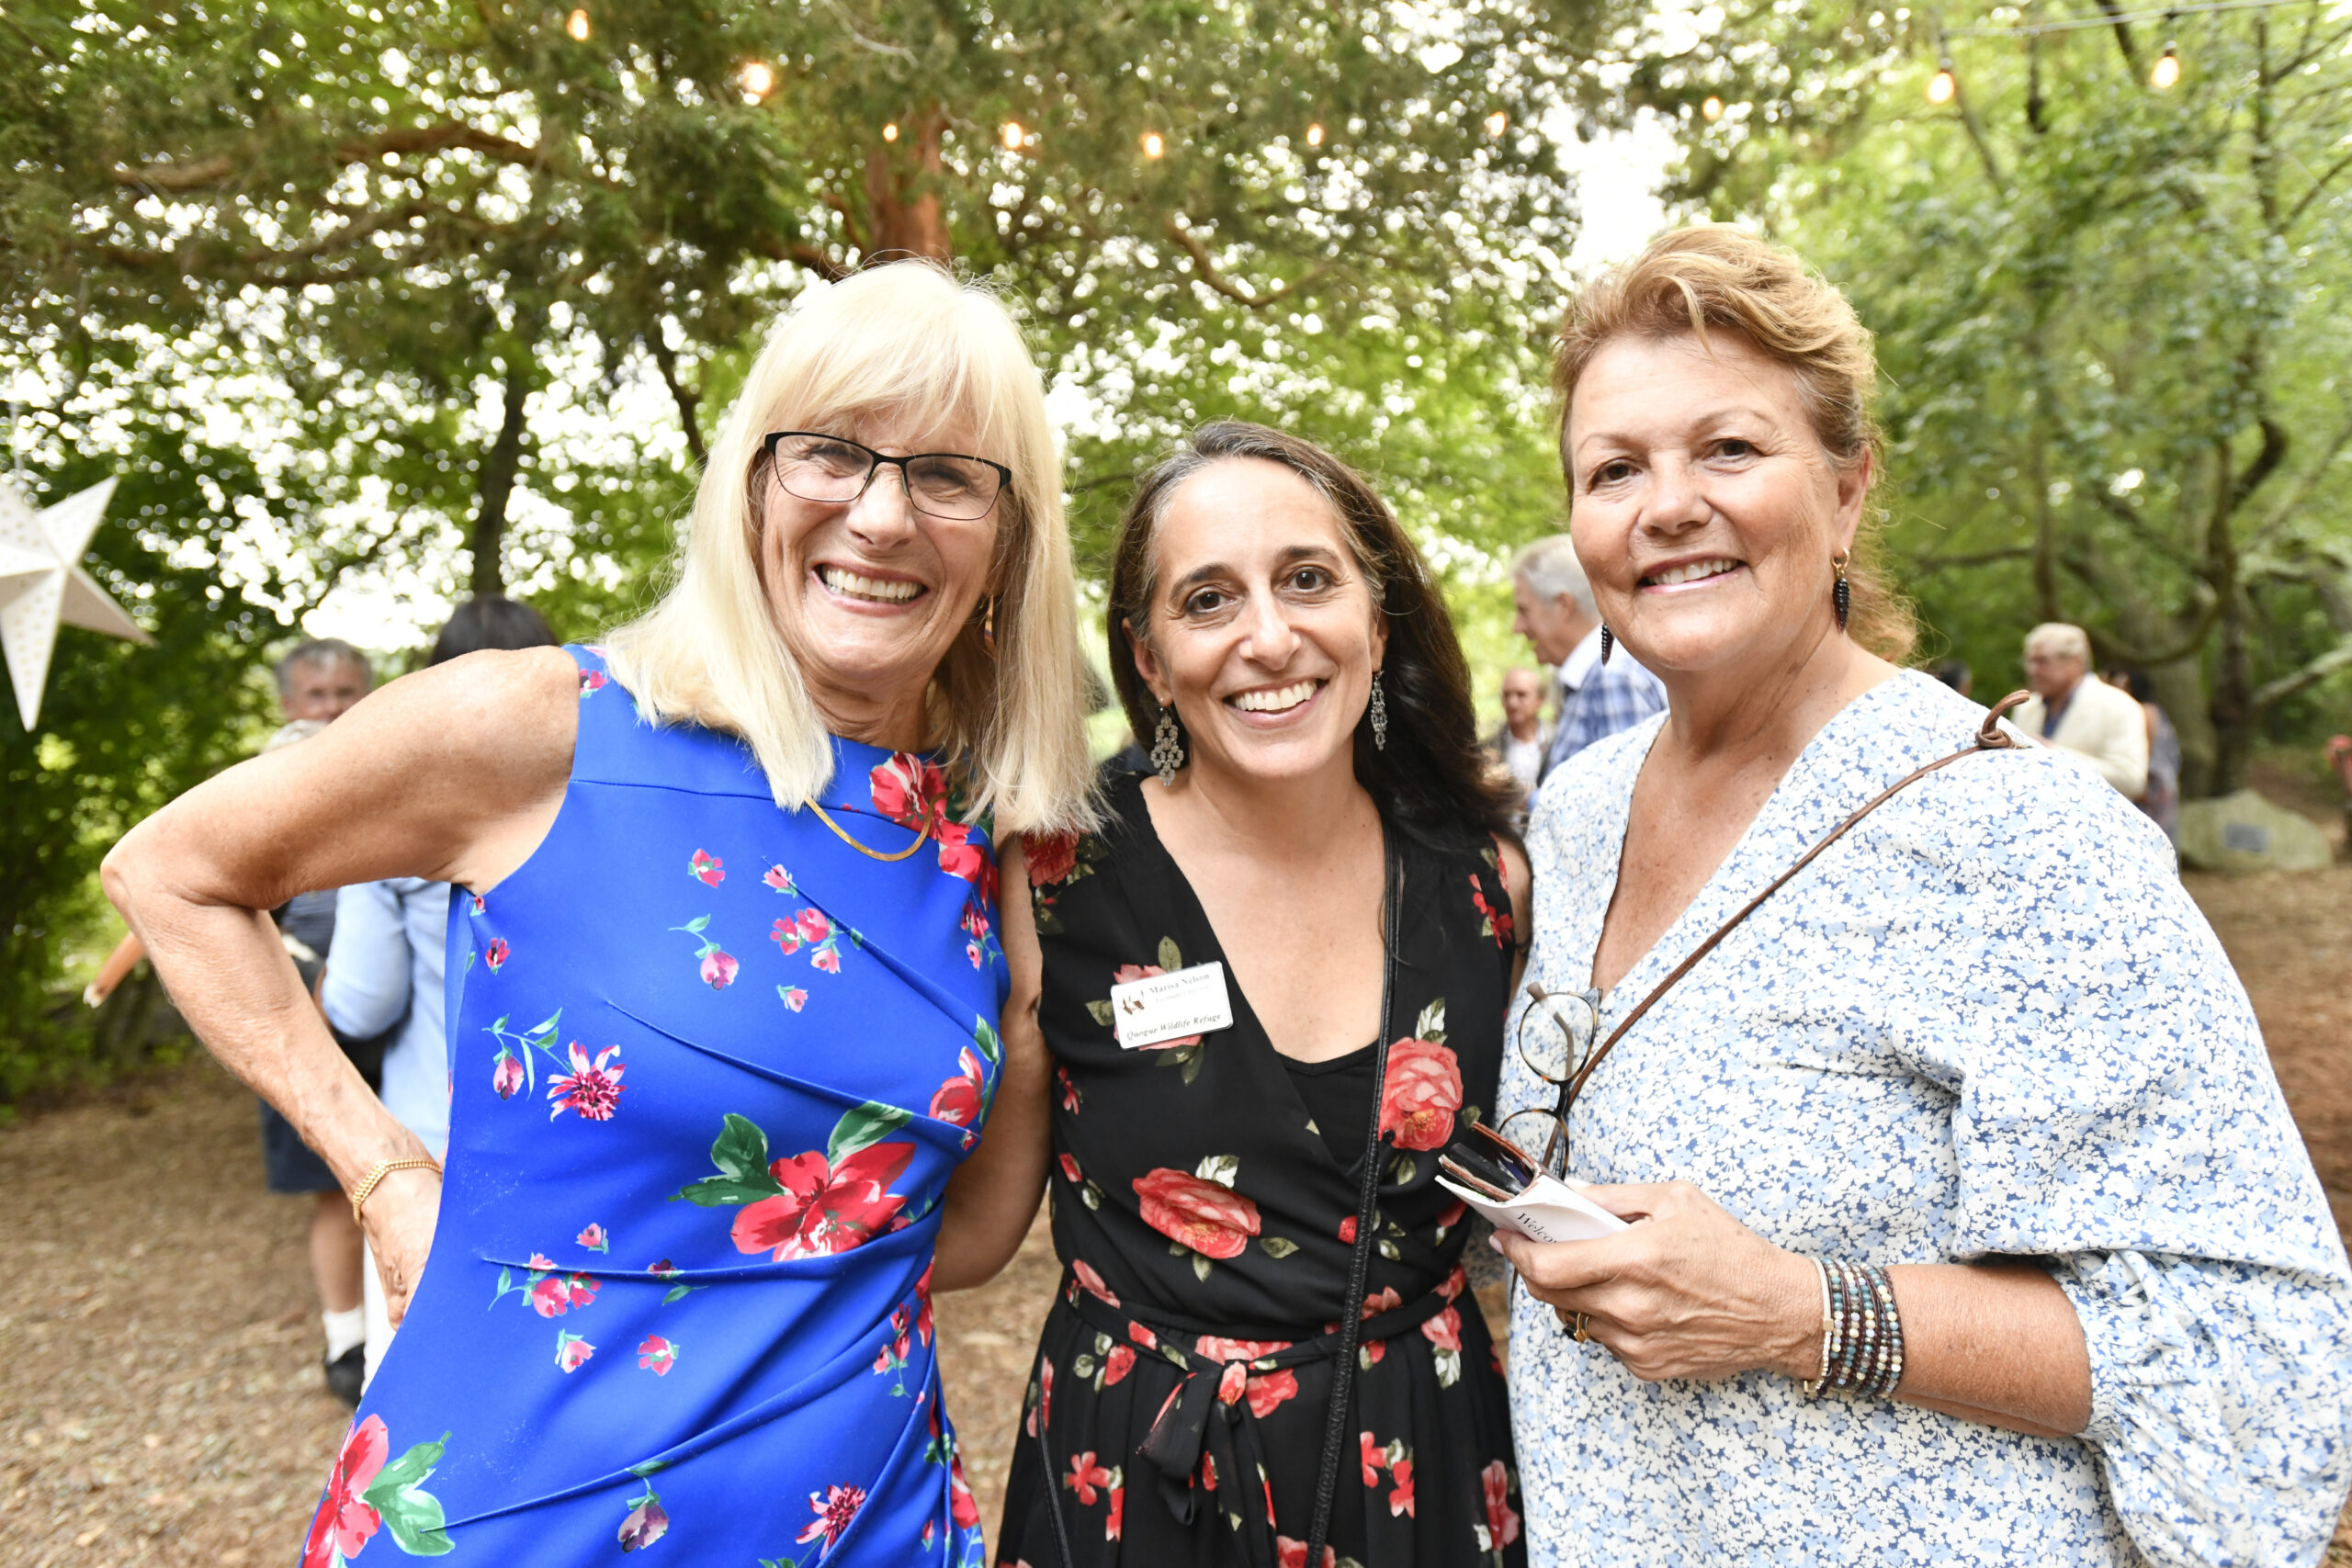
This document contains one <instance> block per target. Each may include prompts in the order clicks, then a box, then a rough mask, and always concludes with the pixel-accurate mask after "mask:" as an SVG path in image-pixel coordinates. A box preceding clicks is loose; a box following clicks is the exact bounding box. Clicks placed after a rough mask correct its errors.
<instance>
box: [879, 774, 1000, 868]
mask: <svg viewBox="0 0 2352 1568" xmlns="http://www.w3.org/2000/svg"><path fill="white" fill-rule="evenodd" d="M868 787H869V789H870V792H871V794H872V796H873V800H874V809H875V810H876V811H879V812H880V813H881V814H882V815H883V816H885V817H888V818H890V820H891V821H893V822H896V823H898V824H899V826H901V827H905V828H914V829H921V828H922V827H923V826H924V825H925V824H926V823H927V824H929V826H930V829H931V837H932V840H933V842H934V843H936V844H937V845H938V846H939V869H940V870H942V871H944V872H945V873H946V874H948V875H950V876H960V877H962V878H963V879H964V880H965V881H967V882H968V883H970V884H972V886H974V887H976V888H978V890H979V892H980V893H981V895H982V896H983V897H994V896H995V892H996V888H995V886H994V885H995V882H996V867H995V865H994V863H992V862H990V861H989V857H988V855H987V853H986V852H983V851H982V850H981V848H980V846H979V845H978V844H975V843H973V842H972V841H971V839H972V829H970V827H968V826H967V825H966V824H965V823H962V822H956V821H951V820H950V819H949V818H948V816H947V780H946V776H945V775H944V774H943V773H941V772H940V771H939V764H938V763H936V762H933V761H928V760H926V759H924V758H922V757H918V756H915V755H913V754H912V753H911V752H907V751H900V752H898V753H897V754H895V755H893V756H892V757H891V758H890V760H889V761H887V762H884V763H882V764H881V765H880V766H878V767H876V769H875V770H874V772H873V773H871V774H870V775H869V776H868Z"/></svg>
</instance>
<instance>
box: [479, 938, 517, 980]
mask: <svg viewBox="0 0 2352 1568" xmlns="http://www.w3.org/2000/svg"><path fill="white" fill-rule="evenodd" d="M513 951H514V950H513V949H512V948H510V947H508V946H507V945H506V939H505V938H504V937H503V936H500V937H492V938H491V941H490V945H489V946H488V947H486V948H483V949H482V952H481V961H482V962H483V963H484V964H489V965H490V972H491V973H492V974H493V975H495V974H497V973H498V972H499V971H500V970H501V969H503V968H505V967H506V959H507V956H508V954H509V953H512V952H513Z"/></svg>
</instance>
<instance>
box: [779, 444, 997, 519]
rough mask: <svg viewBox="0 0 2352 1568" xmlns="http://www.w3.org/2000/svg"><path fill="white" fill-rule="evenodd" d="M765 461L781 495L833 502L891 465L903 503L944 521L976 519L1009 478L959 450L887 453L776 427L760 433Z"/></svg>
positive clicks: (849, 497) (859, 490) (857, 492)
mask: <svg viewBox="0 0 2352 1568" xmlns="http://www.w3.org/2000/svg"><path fill="white" fill-rule="evenodd" d="M760 444H761V446H763V447H765V448H766V449H767V455H768V463H769V465H770V467H772V468H775V479H776V483H778V484H780V485H782V486H783V487H784V491H785V493H786V495H793V496H797V497H799V498H800V499H801V500H802V501H813V502H820V503H821V504H824V505H829V506H839V505H842V504H843V503H844V502H852V501H855V500H856V499H857V498H858V497H860V496H862V495H864V494H865V492H866V491H867V490H869V489H871V488H872V487H873V484H874V476H875V475H876V474H878V473H880V472H881V471H882V470H883V468H885V467H890V468H897V469H898V470H899V479H900V480H901V481H902V482H903V483H904V484H905V485H906V487H907V503H908V504H909V505H910V506H912V507H913V508H914V509H915V510H916V511H917V512H920V513H923V514H924V515H925V516H929V517H936V518H938V519H940V520H941V521H942V522H946V523H977V522H978V521H979V520H980V519H981V518H983V517H986V516H987V515H988V514H989V512H990V511H991V510H993V509H994V508H995V506H996V502H997V497H998V496H999V495H1000V494H1001V492H1002V491H1004V489H1005V487H1006V486H1008V485H1010V484H1012V469H1011V468H1006V467H1005V466H1004V465H1003V464H1002V463H991V462H989V460H988V459H987V458H986V457H970V456H968V455H967V454H965V453H961V452H914V453H910V454H909V455H907V456H906V457H885V456H884V455H883V454H881V453H879V452H876V450H875V449H874V448H873V447H871V446H865V444H864V443H862V442H856V441H852V440H851V439H849V438H848V437H847V436H845V435H826V434H820V432H817V431H813V430H779V431H775V432H773V433H772V434H768V435H766V436H764V437H763V438H762V440H761V443H760Z"/></svg>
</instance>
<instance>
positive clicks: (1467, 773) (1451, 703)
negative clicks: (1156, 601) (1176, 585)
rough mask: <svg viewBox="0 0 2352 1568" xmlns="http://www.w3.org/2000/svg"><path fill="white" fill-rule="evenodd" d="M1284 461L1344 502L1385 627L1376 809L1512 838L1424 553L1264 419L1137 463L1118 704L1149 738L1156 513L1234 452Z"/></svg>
mask: <svg viewBox="0 0 2352 1568" xmlns="http://www.w3.org/2000/svg"><path fill="white" fill-rule="evenodd" d="M1241 457H1248V458H1254V459H1256V460H1258V461H1260V462H1266V463H1279V464H1280V465H1282V466H1283V468H1288V469H1289V470H1290V471H1291V472H1292V473H1295V474H1296V475H1297V476H1298V477H1299V478H1301V479H1305V480H1306V482H1307V483H1308V484H1310V485H1312V486H1314V487H1315V490H1316V491H1317V493H1318V494H1319V495H1321V496H1322V497H1323V498H1324V499H1325V500H1326V501H1329V502H1330V503H1331V508H1332V510H1333V511H1334V512H1336V513H1339V516H1340V532H1341V533H1342V534H1343V535H1344V536H1346V538H1347V541H1348V547H1349V550H1350V552H1351V554H1352V555H1353V556H1354V557H1355V560H1356V565H1357V566H1358V568H1359V569H1360V570H1363V574H1364V577H1365V580H1366V581H1368V582H1369V583H1370V584H1371V587H1372V592H1373V602H1374V604H1377V605H1379V607H1380V613H1381V614H1382V615H1384V616H1385V618H1386V620H1387V624H1388V650H1387V654H1386V657H1385V660H1384V661H1383V662H1382V665H1381V684H1382V687H1383V689H1384V690H1385V692H1386V694H1387V701H1388V745H1387V747H1386V749H1385V750H1383V749H1381V748H1379V747H1376V746H1374V744H1373V741H1372V720H1371V717H1370V716H1369V713H1368V712H1367V714H1366V716H1364V717H1363V718H1360V719H1358V720H1357V721H1356V732H1355V770H1356V779H1357V781H1358V782H1359V783H1361V784H1363V787H1364V788H1365V789H1366V790H1367V791H1369V792H1370V793H1371V795H1372V798H1373V800H1374V803H1375V804H1376V805H1377V806H1378V807H1380V813H1381V815H1382V816H1383V817H1384V818H1387V819H1388V820H1389V821H1391V822H1393V823H1395V824H1397V827H1399V828H1400V829H1403V830H1404V831H1406V832H1408V833H1410V834H1411V835H1412V836H1413V837H1415V838H1417V839H1419V840H1422V841H1423V842H1425V843H1432V844H1439V845H1443V844H1446V843H1448V842H1449V841H1459V840H1460V839H1461V837H1462V835H1463V834H1464V831H1465V830H1468V831H1472V832H1476V831H1485V832H1490V833H1495V834H1498V835H1499V836H1500V837H1503V838H1506V839H1510V840H1516V839H1517V838H1518V833H1517V831H1516V829H1515V828H1514V827H1513V825H1512V816H1513V813H1514V812H1515V811H1516V809H1517V807H1518V805H1519V792H1518V790H1517V788H1516V787H1515V786H1514V785H1513V784H1511V783H1510V780H1509V779H1508V778H1505V777H1499V776H1498V775H1497V773H1495V772H1494V771H1493V770H1492V769H1491V768H1490V767H1489V766H1488V764H1487V756H1486V753H1485V752H1484V750H1481V749H1480V747H1479V745H1478V735H1477V717H1476V709H1475V707H1474V706H1473V705H1472V703H1471V700H1470V672H1469V668H1468V666H1467V665H1466V664H1465V663H1464V660H1463V658H1462V644H1461V641H1460V640H1459V639H1458V638H1457V637H1455V636H1454V635H1453V616H1452V615H1449V614H1448V613H1447V612H1446V608H1445V600H1444V599H1443V598H1442V596H1441V595H1440V594H1439V592H1438V591H1437V588H1436V586H1435V585H1434V584H1433V583H1432V582H1431V581H1430V574H1429V569H1428V568H1427V567H1426V566H1424V565H1423V564H1422V561H1421V553H1420V551H1419V550H1418V549H1416V548H1415V547H1414V546H1413V541H1412V539H1411V538H1410V537H1409V536H1408V535H1407V534H1406V532H1405V530H1404V529H1403V528H1402V527H1401V526H1399V525H1398V524H1397V514H1396V513H1393V512H1391V511H1389V510H1388V504H1387V502H1384V501H1382V500H1381V499H1380V497H1379V495H1378V494H1377V493H1376V492H1374V490H1373V488H1372V486H1371V485H1370V484H1368V483H1366V482H1365V480H1364V479H1363V476H1362V475H1360V474H1358V473H1357V472H1356V471H1355V470H1354V469H1353V468H1350V467H1348V465H1347V464H1345V463H1343V462H1341V461H1340V459H1339V458H1337V457H1333V456H1332V455H1331V454H1330V453H1329V452H1326V451H1324V450H1323V449H1322V448H1321V447H1319V446H1316V445H1314V444H1313V443H1312V442H1308V441H1302V440H1300V439H1299V438H1298V437H1297V436H1295V435H1286V434H1283V432H1281V431H1279V430H1271V429H1268V428H1267V427H1266V426H1264V425H1262V424H1250V423H1244V422H1243V421H1240V420H1218V421H1216V422H1215V423H1210V424H1204V425H1203V426H1201V428H1200V429H1198V430H1196V431H1194V432H1193V434H1192V437H1191V439H1190V440H1188V441H1186V442H1185V444H1184V446H1183V449H1182V450H1181V451H1179V452H1178V453H1177V454H1176V455H1175V456H1174V457H1170V458H1168V459H1167V460H1166V461H1165V462H1163V463H1161V464H1160V465H1159V467H1158V468H1154V469H1152V470H1151V472H1150V473H1148V474H1146V475H1145V476H1144V478H1143V482H1142V483H1140V484H1138V485H1137V486H1136V493H1135V497H1134V499H1133V500H1131V501H1130V502H1127V513H1126V516H1125V517H1124V518H1123V519H1121V521H1120V524H1119V542H1118V547H1117V551H1116V553H1115V554H1114V557H1113V559H1112V565H1111V604H1110V614H1109V615H1108V616H1107V617H1106V619H1107V620H1108V621H1109V623H1110V642H1111V680H1112V683H1113V684H1114V685H1115V686H1116V687H1117V688H1118V693H1119V705H1120V706H1121V707H1123V708H1125V710H1126V715H1127V723H1128V725H1129V726H1130V727H1131V728H1133V729H1134V731H1135V733H1136V736H1137V737H1138V738H1139V739H1141V740H1142V741H1143V743H1144V744H1146V745H1148V744H1150V740H1151V734H1152V730H1153V729H1154V728H1155V727H1156V726H1157V725H1158V723H1159V703H1158V702H1157V701H1156V700H1155V699H1154V698H1153V697H1152V694H1151V691H1150V688H1148V686H1146V685H1145V684H1144V682H1143V677H1142V676H1141V675H1140V674H1138V673H1137V672H1136V651H1135V638H1134V637H1133V636H1132V635H1131V634H1130V632H1129V631H1128V626H1130V624H1132V625H1134V626H1145V627H1148V626H1150V625H1151V617H1150V615H1148V613H1147V612H1148V609H1149V607H1150V605H1151V603H1152V600H1153V598H1154V596H1155V595H1156V593H1157V592H1158V589H1159V572H1158V569H1157V563H1156V561H1155V560H1154V558H1153V546H1154V543H1155V541H1156V539H1157V537H1158V535H1159V524H1160V520H1161V519H1162V518H1163V517H1165V516H1166V515H1167V513H1168V507H1169V504H1170V502H1171V501H1173V500H1174V498H1175V495H1176V492H1177V491H1179V490H1181V489H1182V488H1183V486H1184V484H1185V482H1186V481H1187V480H1189V479H1192V478H1193V477H1194V476H1195V475H1197V474H1199V473H1200V472H1201V471H1202V470H1203V469H1204V468H1208V467H1209V466H1210V465H1211V464H1213V463H1220V462H1225V461H1227V460H1229V459H1233V458H1241Z"/></svg>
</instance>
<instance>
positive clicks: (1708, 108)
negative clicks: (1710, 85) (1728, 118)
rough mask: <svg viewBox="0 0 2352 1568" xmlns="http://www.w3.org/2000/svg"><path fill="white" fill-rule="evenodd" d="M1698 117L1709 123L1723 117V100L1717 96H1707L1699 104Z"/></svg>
mask: <svg viewBox="0 0 2352 1568" xmlns="http://www.w3.org/2000/svg"><path fill="white" fill-rule="evenodd" d="M1699 117H1700V118H1702V119H1704V120H1707V121H1709V122H1710V123H1712V122H1713V121H1715V120H1719V119H1721V118H1724V101H1723V100H1722V99H1721V98H1717V97H1710V98H1708V100H1707V101H1706V102H1705V103H1703V104H1701V105H1700V106H1699Z"/></svg>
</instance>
